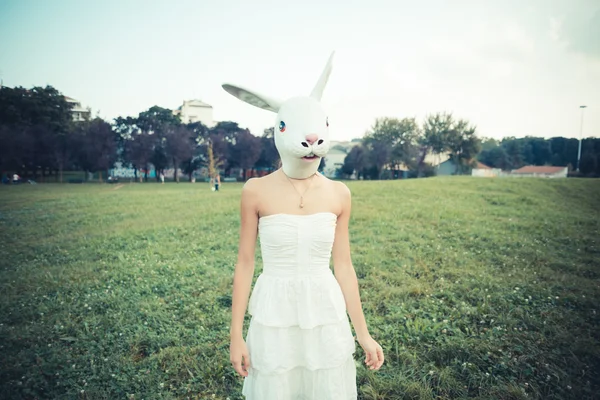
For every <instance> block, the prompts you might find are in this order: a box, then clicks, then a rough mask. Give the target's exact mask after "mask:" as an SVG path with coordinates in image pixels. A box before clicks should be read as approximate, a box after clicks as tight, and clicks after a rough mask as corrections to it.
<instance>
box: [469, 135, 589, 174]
mask: <svg viewBox="0 0 600 400" xmlns="http://www.w3.org/2000/svg"><path fill="white" fill-rule="evenodd" d="M578 147H579V140H578V139H572V138H564V137H553V138H550V139H544V138H540V137H531V136H527V137H524V138H515V137H505V138H503V139H502V140H495V139H486V140H484V141H483V143H482V151H481V153H480V154H479V156H478V159H479V161H481V162H482V163H484V164H486V165H489V166H490V167H493V168H500V169H502V170H512V169H518V168H521V167H523V166H525V165H556V166H562V167H569V169H570V170H576V169H577V167H578V165H577V153H578ZM579 170H580V174H581V175H586V176H600V139H598V138H585V139H583V140H582V141H581V159H580V160H579Z"/></svg>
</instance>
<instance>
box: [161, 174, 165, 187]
mask: <svg viewBox="0 0 600 400" xmlns="http://www.w3.org/2000/svg"><path fill="white" fill-rule="evenodd" d="M160 183H162V184H163V185H164V184H165V174H163V173H162V172H161V173H160Z"/></svg>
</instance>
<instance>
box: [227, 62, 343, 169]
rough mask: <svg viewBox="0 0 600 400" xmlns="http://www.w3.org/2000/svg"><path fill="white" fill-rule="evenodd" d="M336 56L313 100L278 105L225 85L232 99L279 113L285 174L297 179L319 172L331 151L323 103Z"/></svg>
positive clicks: (278, 143) (279, 148) (278, 139)
mask: <svg viewBox="0 0 600 400" xmlns="http://www.w3.org/2000/svg"><path fill="white" fill-rule="evenodd" d="M332 61H333V53H332V54H331V56H330V57H329V61H328V62H327V65H326V66H325V69H324V71H323V73H322V74H321V77H320V78H319V80H318V81H317V84H316V85H315V87H314V89H313V91H312V92H311V94H310V96H298V97H292V98H291V99H289V100H286V101H285V102H281V101H278V100H276V99H273V98H271V97H268V96H264V95H262V94H259V93H257V92H255V91H251V90H248V89H245V88H242V87H240V86H234V85H230V84H224V85H223V89H225V90H226V91H227V92H228V93H230V94H231V95H233V96H235V97H237V98H238V99H240V100H242V101H244V102H246V103H248V104H251V105H253V106H255V107H259V108H262V109H264V110H268V111H272V112H275V113H277V118H276V119H275V132H274V136H275V147H276V148H277V151H278V152H279V157H281V164H282V168H283V172H284V173H285V174H286V175H287V176H289V177H290V178H294V179H306V178H309V177H311V176H312V175H314V174H315V173H316V172H317V169H318V168H319V163H320V162H321V158H323V157H325V155H326V154H327V151H328V150H329V121H328V119H327V113H326V112H325V109H324V108H323V106H322V105H321V103H320V100H321V97H322V95H323V90H324V89H325V86H326V85H327V80H328V79H329V75H330V74H331V68H332Z"/></svg>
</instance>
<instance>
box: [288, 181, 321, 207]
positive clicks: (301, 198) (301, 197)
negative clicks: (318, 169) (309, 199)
mask: <svg viewBox="0 0 600 400" xmlns="http://www.w3.org/2000/svg"><path fill="white" fill-rule="evenodd" d="M283 174H284V175H285V177H286V178H287V180H288V182H290V184H291V185H292V187H293V188H294V190H295V191H296V193H298V195H299V196H300V204H298V206H299V207H300V208H304V195H305V194H306V192H307V191H308V189H310V186H311V185H312V181H313V178H314V177H315V175H317V174H316V173H315V174H312V176H311V177H310V178H308V179H310V181H309V183H308V187H307V188H306V190H304V193H300V192H299V191H298V189H296V186H295V185H294V183H293V182H292V180H291V179H290V177H289V176H287V174H286V173H285V172H284V173H283Z"/></svg>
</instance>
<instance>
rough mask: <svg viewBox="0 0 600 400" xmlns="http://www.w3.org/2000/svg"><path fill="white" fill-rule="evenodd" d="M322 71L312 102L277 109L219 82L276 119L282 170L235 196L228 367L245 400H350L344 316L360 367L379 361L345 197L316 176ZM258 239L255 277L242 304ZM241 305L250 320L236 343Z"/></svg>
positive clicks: (322, 135) (323, 126)
mask: <svg viewBox="0 0 600 400" xmlns="http://www.w3.org/2000/svg"><path fill="white" fill-rule="evenodd" d="M330 70H331V58H330V60H329V62H328V65H327V67H326V68H325V71H324V72H323V74H322V75H321V78H320V79H319V81H318V82H317V86H316V87H315V89H313V92H312V93H311V96H309V97H295V98H292V99H290V100H287V101H286V102H283V103H281V102H278V101H277V100H274V99H272V98H270V97H267V96H263V95H259V94H256V93H255V92H250V91H249V90H247V89H243V88H240V87H237V86H232V85H223V87H224V88H225V90H227V91H228V92H229V93H231V94H233V95H234V96H236V97H238V98H240V99H242V100H243V101H246V102H248V103H250V104H253V105H255V106H258V107H261V108H264V109H267V110H271V111H275V112H277V119H276V125H275V126H276V127H278V128H277V129H275V132H274V139H275V146H276V148H277V151H278V153H279V155H280V158H281V164H282V166H281V168H280V169H278V170H277V171H276V172H274V173H272V174H270V175H267V176H264V177H262V178H253V179H251V180H249V181H248V182H247V183H246V184H245V185H244V188H243V190H242V196H241V206H240V208H241V210H240V213H241V230H240V242H239V251H238V260H237V264H236V267H235V274H234V282H233V304H232V319H231V332H230V333H231V344H230V360H231V363H232V365H233V367H234V369H235V370H236V371H237V372H238V373H239V374H240V375H241V376H243V377H244V386H243V391H242V393H243V394H244V395H245V396H246V399H247V400H292V399H314V400H350V399H353V400H355V399H356V398H357V389H356V364H355V362H354V358H353V353H354V352H355V342H354V337H353V335H352V331H351V328H350V323H349V322H350V321H349V320H348V315H349V316H350V320H351V322H352V325H353V326H354V330H355V332H356V339H357V340H358V343H359V344H360V345H361V347H362V348H363V350H364V352H365V360H364V362H365V364H366V365H367V367H368V368H369V369H371V370H377V369H379V368H380V367H381V366H382V364H383V361H384V356H383V351H382V348H381V346H380V345H379V344H378V343H377V342H376V341H375V340H374V339H373V338H372V337H371V335H370V334H369V330H368V328H367V325H366V322H365V317H364V315H363V311H362V306H361V302H360V296H359V290H358V281H357V278H356V273H355V271H354V268H353V266H352V261H351V257H350V243H349V235H348V223H349V220H350V212H351V194H350V191H349V189H348V188H347V187H346V185H344V184H343V183H340V182H335V181H331V180H329V179H327V178H326V177H324V176H323V175H321V174H320V173H318V172H317V169H318V166H319V163H320V161H321V158H322V157H324V156H325V155H326V153H327V151H328V149H329V138H328V128H329V121H328V119H327V115H326V114H325V111H324V110H323V108H322V106H321V104H320V102H319V100H320V97H321V94H322V92H323V88H324V86H325V83H326V82H327V77H328V76H329V72H330ZM259 235H260V245H261V252H262V259H263V270H262V273H261V274H260V276H259V277H258V279H257V281H256V285H255V287H254V290H253V292H252V296H251V297H250V300H248V297H249V295H250V286H251V283H252V278H253V275H254V255H255V246H256V241H257V238H258V236H259ZM331 257H333V267H334V268H333V269H334V272H332V271H331V269H330V268H329V263H330V258H331ZM246 308H248V311H249V313H250V314H251V315H252V319H251V321H250V326H249V328H248V334H247V336H246V341H244V338H243V334H242V330H243V321H244V315H245V312H246Z"/></svg>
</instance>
